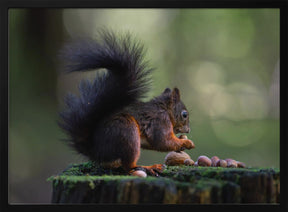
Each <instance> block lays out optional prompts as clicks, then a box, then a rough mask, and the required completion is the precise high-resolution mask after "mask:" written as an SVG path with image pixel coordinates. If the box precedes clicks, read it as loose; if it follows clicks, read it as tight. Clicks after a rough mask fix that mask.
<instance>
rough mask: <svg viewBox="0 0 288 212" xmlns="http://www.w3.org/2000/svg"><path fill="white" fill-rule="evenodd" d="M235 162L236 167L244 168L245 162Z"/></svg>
mask: <svg viewBox="0 0 288 212" xmlns="http://www.w3.org/2000/svg"><path fill="white" fill-rule="evenodd" d="M236 162H237V167H238V168H245V167H246V164H245V163H243V162H240V161H236Z"/></svg>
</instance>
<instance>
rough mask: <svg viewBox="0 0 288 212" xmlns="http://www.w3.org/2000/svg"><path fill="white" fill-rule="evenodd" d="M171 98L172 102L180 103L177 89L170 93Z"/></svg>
mask: <svg viewBox="0 0 288 212" xmlns="http://www.w3.org/2000/svg"><path fill="white" fill-rule="evenodd" d="M172 98H173V100H174V102H179V101H180V91H179V89H178V88H174V90H173V91H172Z"/></svg>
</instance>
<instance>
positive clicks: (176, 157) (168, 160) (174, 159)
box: [164, 151, 191, 166]
mask: <svg viewBox="0 0 288 212" xmlns="http://www.w3.org/2000/svg"><path fill="white" fill-rule="evenodd" d="M186 159H191V158H190V156H189V155H188V154H187V153H186V152H183V151H180V152H174V151H173V152H169V153H168V154H167V155H166V157H165V159H164V163H165V164H166V165H168V166H177V165H183V164H184V161H185V160H186Z"/></svg>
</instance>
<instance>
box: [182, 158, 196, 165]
mask: <svg viewBox="0 0 288 212" xmlns="http://www.w3.org/2000/svg"><path fill="white" fill-rule="evenodd" d="M184 165H186V166H193V165H194V160H192V159H186V160H184Z"/></svg>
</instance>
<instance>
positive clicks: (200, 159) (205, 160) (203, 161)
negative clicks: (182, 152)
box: [197, 155, 212, 166]
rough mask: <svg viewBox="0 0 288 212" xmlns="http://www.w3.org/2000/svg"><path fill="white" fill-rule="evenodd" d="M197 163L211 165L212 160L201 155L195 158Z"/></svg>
mask: <svg viewBox="0 0 288 212" xmlns="http://www.w3.org/2000/svg"><path fill="white" fill-rule="evenodd" d="M197 164H198V166H211V164H212V162H211V160H210V158H208V157H207V156H205V155H201V156H199V157H198V159H197Z"/></svg>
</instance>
